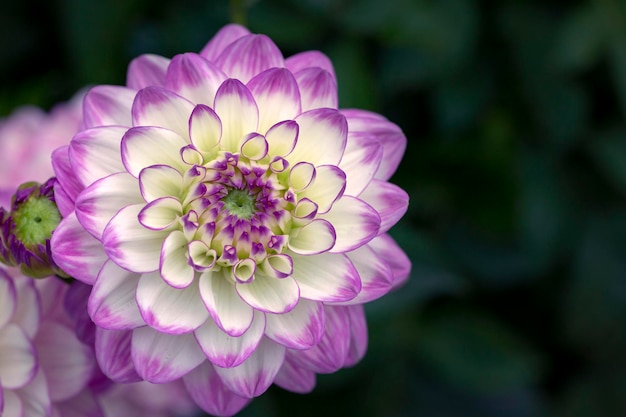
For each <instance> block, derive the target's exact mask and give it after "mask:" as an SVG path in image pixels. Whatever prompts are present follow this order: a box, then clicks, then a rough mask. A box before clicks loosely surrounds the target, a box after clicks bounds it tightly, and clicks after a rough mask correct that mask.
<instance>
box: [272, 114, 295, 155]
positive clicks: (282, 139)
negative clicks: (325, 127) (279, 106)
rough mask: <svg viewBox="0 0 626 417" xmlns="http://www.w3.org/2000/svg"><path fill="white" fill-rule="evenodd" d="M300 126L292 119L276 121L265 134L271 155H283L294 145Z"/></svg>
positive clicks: (291, 149)
mask: <svg viewBox="0 0 626 417" xmlns="http://www.w3.org/2000/svg"><path fill="white" fill-rule="evenodd" d="M299 130H300V128H299V126H298V124H297V123H296V122H295V121H293V120H286V121H284V122H279V123H276V124H275V125H274V126H272V127H271V128H270V129H269V130H268V131H267V133H266V134H265V140H267V144H268V146H269V148H268V151H267V153H268V154H269V155H271V156H285V155H287V154H289V153H291V151H293V148H294V147H295V146H296V142H297V140H298V132H299Z"/></svg>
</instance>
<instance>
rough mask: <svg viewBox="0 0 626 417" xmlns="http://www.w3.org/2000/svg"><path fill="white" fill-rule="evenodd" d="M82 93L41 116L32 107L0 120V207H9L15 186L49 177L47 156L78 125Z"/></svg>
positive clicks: (71, 134) (50, 172) (49, 168)
mask: <svg viewBox="0 0 626 417" xmlns="http://www.w3.org/2000/svg"><path fill="white" fill-rule="evenodd" d="M83 95H84V93H83V92H80V93H78V94H77V95H76V96H75V97H74V98H72V100H70V101H69V102H67V103H61V104H58V105H57V106H55V107H53V108H52V110H50V112H48V113H47V112H45V111H43V110H41V109H40V108H38V107H35V106H25V107H20V108H18V109H16V110H15V111H14V112H13V113H12V114H11V115H10V116H9V117H6V118H4V119H0V159H1V160H2V163H1V164H0V206H4V207H9V205H10V201H11V196H12V195H13V193H14V192H15V189H16V188H17V186H18V185H20V184H22V183H24V182H27V181H37V182H44V181H46V180H47V179H48V178H50V177H51V176H52V175H53V171H52V164H51V163H50V154H51V153H52V151H53V150H55V149H56V148H58V147H59V146H63V145H66V144H67V143H68V142H69V140H70V139H71V138H72V136H73V135H74V133H76V132H77V131H78V130H79V128H80V124H81V114H82V112H81V106H82V98H83Z"/></svg>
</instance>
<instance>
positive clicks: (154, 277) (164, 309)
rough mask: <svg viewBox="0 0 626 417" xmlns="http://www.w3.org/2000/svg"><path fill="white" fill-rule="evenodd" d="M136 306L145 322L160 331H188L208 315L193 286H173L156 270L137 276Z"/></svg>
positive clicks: (179, 332) (198, 293)
mask: <svg viewBox="0 0 626 417" xmlns="http://www.w3.org/2000/svg"><path fill="white" fill-rule="evenodd" d="M137 305H138V306H139V311H140V312H141V316H142V317H143V319H144V320H145V322H146V323H148V325H150V326H152V327H153V328H155V329H157V330H158V331H160V332H163V333H169V334H181V333H189V332H192V331H194V330H196V329H197V328H198V327H200V326H201V325H202V323H204V322H205V320H206V319H207V318H208V317H209V313H208V312H207V310H206V308H205V306H204V304H203V303H202V299H201V298H200V292H199V290H198V287H197V286H195V285H190V286H188V287H187V288H183V289H178V288H173V287H171V286H169V285H168V284H167V283H166V282H164V281H163V279H162V278H161V276H160V275H159V273H158V272H155V273H152V274H144V275H142V276H141V279H140V280H139V285H138V286H137Z"/></svg>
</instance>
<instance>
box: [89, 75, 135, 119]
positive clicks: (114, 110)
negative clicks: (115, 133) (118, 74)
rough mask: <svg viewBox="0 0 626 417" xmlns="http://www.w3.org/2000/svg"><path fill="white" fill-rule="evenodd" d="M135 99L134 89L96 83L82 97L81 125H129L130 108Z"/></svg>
mask: <svg viewBox="0 0 626 417" xmlns="http://www.w3.org/2000/svg"><path fill="white" fill-rule="evenodd" d="M134 99H135V91H134V90H132V89H130V88H126V87H120V86H114V85H97V86H95V87H93V88H92V89H91V90H89V92H87V94H86V95H85V98H84V99H83V125H84V127H85V128H90V127H96V126H112V125H117V126H131V125H132V124H131V123H132V119H131V113H130V109H131V107H132V104H133V100H134Z"/></svg>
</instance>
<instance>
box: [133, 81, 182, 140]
mask: <svg viewBox="0 0 626 417" xmlns="http://www.w3.org/2000/svg"><path fill="white" fill-rule="evenodd" d="M193 108H194V105H193V103H191V102H190V101H189V100H187V99H186V98H183V97H181V96H179V95H178V94H176V93H173V92H172V91H169V90H166V89H165V88H162V87H157V86H150V87H146V88H144V89H142V90H139V92H138V93H137V96H136V97H135V101H134V102H133V107H132V119H133V126H159V127H163V128H166V129H169V130H172V131H174V132H176V133H178V134H179V135H180V136H181V137H183V138H185V140H187V141H188V140H189V138H188V136H187V134H188V129H187V124H188V121H189V116H190V115H191V112H192V111H193Z"/></svg>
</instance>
